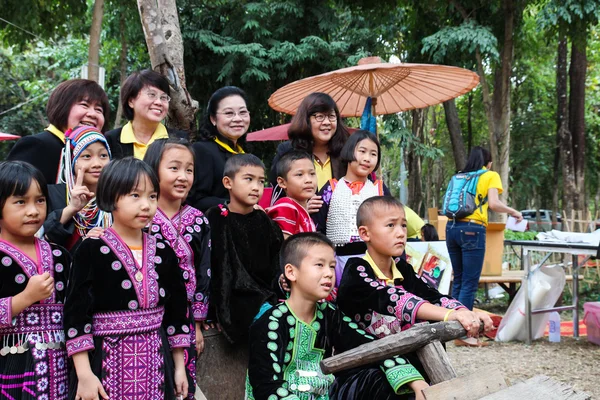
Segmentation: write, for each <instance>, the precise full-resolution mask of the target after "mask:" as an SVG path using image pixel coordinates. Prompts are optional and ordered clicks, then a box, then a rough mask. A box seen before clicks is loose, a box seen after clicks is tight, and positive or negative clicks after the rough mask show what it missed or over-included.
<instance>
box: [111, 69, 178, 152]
mask: <svg viewBox="0 0 600 400" xmlns="http://www.w3.org/2000/svg"><path fill="white" fill-rule="evenodd" d="M170 101H171V96H170V89H169V81H168V80H167V78H165V77H164V76H162V75H161V74H159V73H158V72H156V71H151V70H149V69H146V70H143V71H138V72H134V73H133V74H131V75H129V77H127V79H126V80H125V83H124V84H123V87H122V88H121V105H122V106H123V114H125V117H126V118H127V119H128V120H129V122H127V124H125V125H124V126H122V127H121V128H117V129H113V130H112V131H109V132H107V133H106V140H107V141H108V145H109V146H110V150H111V152H112V156H113V159H115V160H118V159H120V158H124V157H129V156H133V157H135V158H138V159H140V160H141V159H143V158H144V155H145V154H146V150H147V148H148V146H150V145H151V144H152V142H154V141H155V140H157V139H167V138H169V137H178V138H183V139H187V138H188V135H187V133H185V132H182V131H177V130H173V129H167V128H166V127H165V126H164V125H163V124H162V121H163V120H164V119H165V117H166V116H167V113H168V112H169V102H170Z"/></svg>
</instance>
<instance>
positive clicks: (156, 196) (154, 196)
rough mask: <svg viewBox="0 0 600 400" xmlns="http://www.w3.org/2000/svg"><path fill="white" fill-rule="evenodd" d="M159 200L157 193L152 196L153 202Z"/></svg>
mask: <svg viewBox="0 0 600 400" xmlns="http://www.w3.org/2000/svg"><path fill="white" fill-rule="evenodd" d="M157 198H158V195H157V194H156V193H154V194H151V195H150V199H152V200H156V199H157Z"/></svg>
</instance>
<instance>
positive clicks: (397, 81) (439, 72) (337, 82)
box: [269, 57, 479, 117]
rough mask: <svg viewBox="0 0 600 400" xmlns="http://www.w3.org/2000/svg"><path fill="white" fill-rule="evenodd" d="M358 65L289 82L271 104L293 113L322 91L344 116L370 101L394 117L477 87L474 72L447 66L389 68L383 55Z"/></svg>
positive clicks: (378, 110) (358, 112) (376, 111)
mask: <svg viewBox="0 0 600 400" xmlns="http://www.w3.org/2000/svg"><path fill="white" fill-rule="evenodd" d="M358 64H359V65H357V66H354V67H349V68H343V69H338V70H336V71H332V72H327V73H325V74H321V75H317V76H312V77H309V78H304V79H301V80H299V81H295V82H292V83H290V84H287V85H285V86H284V87H282V88H280V89H278V90H277V91H276V92H275V93H273V94H272V95H271V97H270V98H269V106H271V108H272V109H274V110H276V111H280V112H284V113H286V114H291V115H293V114H295V113H296V110H297V109H298V106H299V105H300V103H301V102H302V100H303V99H304V98H305V97H306V96H308V95H309V94H311V93H313V92H323V93H327V94H329V95H330V96H331V97H332V98H333V99H334V100H335V102H336V104H337V106H338V108H339V109H340V114H341V115H342V116H343V117H358V116H361V115H362V114H363V110H364V108H365V103H366V101H367V98H368V97H371V98H372V99H373V103H374V107H373V108H374V114H375V115H380V114H393V113H397V112H400V111H406V110H412V109H416V108H424V107H428V106H432V105H435V104H439V103H442V102H444V101H446V100H450V99H453V98H455V97H458V96H460V95H463V94H465V93H467V92H469V91H470V90H471V89H473V88H474V87H475V86H477V84H478V83H479V76H478V75H477V74H476V73H475V72H473V71H469V70H467V69H464V68H458V67H451V66H447V65H434V64H388V63H381V59H380V58H379V57H369V58H363V59H362V60H360V61H359V63H358Z"/></svg>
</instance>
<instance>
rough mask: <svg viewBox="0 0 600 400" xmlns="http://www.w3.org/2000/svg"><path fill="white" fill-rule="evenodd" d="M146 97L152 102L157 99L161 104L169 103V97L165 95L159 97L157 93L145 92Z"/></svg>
mask: <svg viewBox="0 0 600 400" xmlns="http://www.w3.org/2000/svg"><path fill="white" fill-rule="evenodd" d="M146 97H148V99H150V100H152V101H154V100H156V99H159V100H160V101H161V102H162V103H168V102H170V101H171V96H169V95H167V94H161V95H160V96H159V95H158V93H156V92H153V91H151V90H149V91H147V92H146Z"/></svg>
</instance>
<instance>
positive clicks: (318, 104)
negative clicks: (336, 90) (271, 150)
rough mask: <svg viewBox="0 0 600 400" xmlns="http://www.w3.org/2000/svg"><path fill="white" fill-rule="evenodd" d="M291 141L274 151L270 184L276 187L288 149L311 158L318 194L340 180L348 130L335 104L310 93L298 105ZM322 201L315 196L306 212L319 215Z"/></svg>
mask: <svg viewBox="0 0 600 400" xmlns="http://www.w3.org/2000/svg"><path fill="white" fill-rule="evenodd" d="M288 136H289V138H290V140H289V141H288V142H285V143H282V144H280V145H279V147H278V148H277V154H276V155H275V158H273V164H272V166H271V173H270V174H269V181H270V182H271V184H272V185H273V186H274V187H276V186H277V172H276V168H277V162H278V161H279V159H280V158H281V156H283V155H284V154H285V153H287V152H288V151H290V150H291V149H296V150H303V151H306V152H307V153H309V154H312V155H313V161H314V165H315V171H316V173H317V191H319V190H320V189H321V188H322V187H323V186H324V185H325V184H326V183H327V182H328V181H329V180H330V179H332V178H334V179H340V178H341V177H342V176H344V174H345V173H346V169H345V168H344V166H343V165H342V162H341V160H340V152H341V151H342V147H344V144H345V143H346V140H348V137H349V133H348V129H346V126H345V125H344V123H343V122H342V118H341V116H340V112H339V110H338V107H337V104H335V101H334V100H333V99H332V98H331V96H329V95H328V94H325V93H311V94H309V95H308V96H306V98H304V100H302V103H300V106H299V107H298V111H297V112H296V115H294V117H293V118H292V122H291V124H290V128H289V130H288ZM322 204H323V203H322V201H321V200H320V198H319V197H318V196H315V197H313V198H312V199H311V200H309V202H308V212H309V213H311V214H312V213H315V212H317V211H319V209H320V208H321V205H322Z"/></svg>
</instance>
